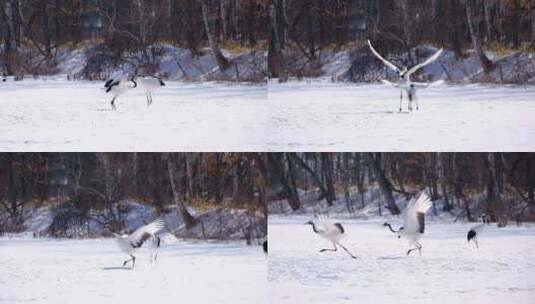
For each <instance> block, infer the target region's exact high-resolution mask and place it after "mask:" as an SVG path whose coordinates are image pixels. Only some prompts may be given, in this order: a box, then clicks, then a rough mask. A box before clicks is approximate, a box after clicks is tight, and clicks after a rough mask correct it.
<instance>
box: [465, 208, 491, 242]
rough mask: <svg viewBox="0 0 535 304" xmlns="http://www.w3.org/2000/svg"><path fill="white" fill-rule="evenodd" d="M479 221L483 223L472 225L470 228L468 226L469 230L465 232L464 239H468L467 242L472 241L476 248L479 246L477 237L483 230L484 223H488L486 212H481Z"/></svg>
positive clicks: (488, 218)
mask: <svg viewBox="0 0 535 304" xmlns="http://www.w3.org/2000/svg"><path fill="white" fill-rule="evenodd" d="M481 221H482V222H483V223H481V224H477V225H475V226H473V227H472V228H470V230H468V233H467V234H466V240H467V241H468V243H470V241H472V242H473V244H474V245H476V248H479V244H478V242H477V241H478V237H479V236H480V235H481V233H483V230H485V224H487V225H488V224H489V222H490V216H489V215H488V214H486V213H483V214H481Z"/></svg>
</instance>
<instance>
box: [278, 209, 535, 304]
mask: <svg viewBox="0 0 535 304" xmlns="http://www.w3.org/2000/svg"><path fill="white" fill-rule="evenodd" d="M308 219H310V218H307V217H291V218H277V219H272V218H270V220H269V250H270V252H269V265H268V282H269V283H268V288H269V290H270V293H269V300H270V303H308V304H312V303H331V304H336V303H395V304H401V303H433V304H437V303H532V301H533V297H534V296H535V263H534V262H533V261H534V259H535V227H534V226H531V227H526V226H521V227H516V226H508V227H506V228H497V227H496V226H495V225H492V226H487V227H486V229H485V231H484V233H483V234H482V235H481V236H480V237H479V244H480V246H479V249H475V248H473V247H472V246H471V245H470V244H468V243H467V240H466V233H467V231H468V229H469V228H470V227H471V226H473V225H474V224H473V223H472V224H468V223H467V224H449V223H448V224H446V223H444V222H428V223H426V232H425V236H424V237H423V238H422V239H421V241H420V243H421V244H422V245H423V250H422V255H421V256H419V255H418V253H417V252H415V253H413V254H411V256H406V251H407V249H408V243H407V241H406V240H403V239H397V238H396V237H395V236H394V234H392V233H391V232H389V231H388V230H387V228H386V227H383V226H382V223H383V222H382V221H379V220H377V221H356V220H341V221H340V222H341V223H342V224H343V226H344V228H345V230H346V233H347V236H346V238H345V239H342V240H341V243H342V244H343V245H344V246H345V247H346V248H348V249H349V250H350V251H352V253H353V254H356V255H357V256H358V259H357V260H353V259H352V258H350V257H349V256H348V255H347V254H346V253H345V252H344V251H343V250H341V249H339V251H338V252H323V253H319V252H318V251H319V250H320V249H322V248H332V247H331V246H332V245H330V244H329V243H328V242H327V241H325V240H323V239H321V238H320V237H318V236H317V235H315V234H314V233H313V232H312V229H311V227H310V226H309V225H304V224H303V223H304V222H305V221H307V220H308ZM393 224H394V223H393ZM398 224H399V223H398V222H395V225H394V226H395V227H397V225H398Z"/></svg>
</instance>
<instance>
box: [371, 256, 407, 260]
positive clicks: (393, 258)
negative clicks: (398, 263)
mask: <svg viewBox="0 0 535 304" xmlns="http://www.w3.org/2000/svg"><path fill="white" fill-rule="evenodd" d="M405 258H406V256H384V257H378V258H377V259H378V260H403V259H405Z"/></svg>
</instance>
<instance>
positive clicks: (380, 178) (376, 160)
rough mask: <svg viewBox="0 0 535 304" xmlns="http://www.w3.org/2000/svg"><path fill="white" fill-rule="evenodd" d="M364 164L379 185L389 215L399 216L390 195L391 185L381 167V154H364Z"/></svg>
mask: <svg viewBox="0 0 535 304" xmlns="http://www.w3.org/2000/svg"><path fill="white" fill-rule="evenodd" d="M364 155H365V157H366V162H367V163H368V166H370V168H371V169H372V172H373V174H374V176H375V178H376V179H377V183H378V184H379V189H380V190H381V194H382V195H383V198H384V200H385V201H386V204H387V208H388V210H389V211H390V213H391V214H393V215H396V214H400V211H399V208H398V206H397V205H396V201H395V200H394V196H393V194H392V185H391V184H390V181H389V180H388V179H387V178H386V175H385V172H384V170H383V168H382V166H381V153H375V156H374V153H365V154H364Z"/></svg>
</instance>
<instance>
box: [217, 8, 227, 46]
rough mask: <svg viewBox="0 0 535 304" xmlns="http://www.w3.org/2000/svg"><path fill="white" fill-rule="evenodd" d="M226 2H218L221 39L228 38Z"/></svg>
mask: <svg viewBox="0 0 535 304" xmlns="http://www.w3.org/2000/svg"><path fill="white" fill-rule="evenodd" d="M227 1H228V0H220V1H219V12H220V14H221V26H222V28H223V30H222V32H221V34H222V37H221V38H222V39H227V38H228V22H227V21H228V3H227Z"/></svg>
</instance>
